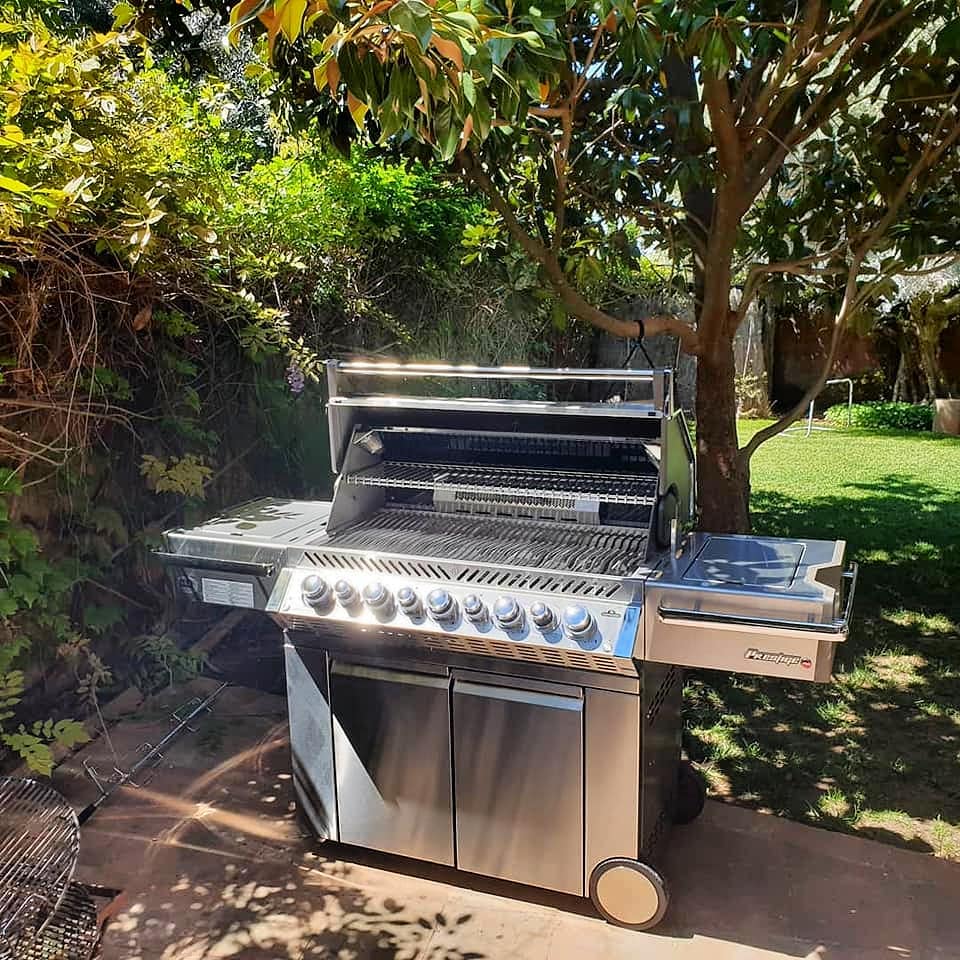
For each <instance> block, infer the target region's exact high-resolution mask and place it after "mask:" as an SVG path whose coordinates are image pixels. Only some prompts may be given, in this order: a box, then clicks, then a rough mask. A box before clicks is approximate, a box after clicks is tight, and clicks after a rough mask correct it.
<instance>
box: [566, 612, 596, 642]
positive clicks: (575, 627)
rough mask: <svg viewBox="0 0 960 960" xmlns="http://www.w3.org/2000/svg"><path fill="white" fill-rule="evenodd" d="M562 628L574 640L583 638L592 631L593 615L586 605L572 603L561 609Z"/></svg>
mask: <svg viewBox="0 0 960 960" xmlns="http://www.w3.org/2000/svg"><path fill="white" fill-rule="evenodd" d="M563 629H564V631H565V632H566V634H567V636H569V637H572V638H573V639H574V640H583V639H584V638H585V637H589V636H590V634H591V633H593V615H592V614H591V613H590V611H589V610H588V609H587V608H586V607H581V606H580V605H579V604H576V603H575V604H572V605H571V606H569V607H567V608H566V609H565V610H564V611H563Z"/></svg>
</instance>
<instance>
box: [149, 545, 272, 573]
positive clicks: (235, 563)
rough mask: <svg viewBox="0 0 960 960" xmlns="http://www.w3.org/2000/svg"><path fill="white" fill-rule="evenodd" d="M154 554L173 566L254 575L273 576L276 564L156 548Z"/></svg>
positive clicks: (162, 561)
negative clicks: (196, 555)
mask: <svg viewBox="0 0 960 960" xmlns="http://www.w3.org/2000/svg"><path fill="white" fill-rule="evenodd" d="M153 555H154V556H155V557H156V558H157V559H158V560H159V561H160V562H161V563H165V564H167V565H169V566H171V567H196V568H197V569H199V570H217V571H219V572H220V573H246V574H250V575H252V576H254V577H272V576H273V574H274V572H275V571H276V566H275V565H274V564H272V563H258V562H256V561H254V560H224V559H222V558H221V557H190V556H187V555H186V554H183V553H166V552H164V551H163V550H154V551H153Z"/></svg>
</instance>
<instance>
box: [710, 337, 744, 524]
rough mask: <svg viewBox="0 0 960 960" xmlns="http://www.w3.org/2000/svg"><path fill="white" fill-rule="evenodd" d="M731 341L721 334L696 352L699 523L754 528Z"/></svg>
mask: <svg viewBox="0 0 960 960" xmlns="http://www.w3.org/2000/svg"><path fill="white" fill-rule="evenodd" d="M735 369H736V368H735V365H734V359H733V344H732V342H731V341H730V339H728V338H727V337H723V336H721V337H718V338H717V340H716V341H715V342H714V343H713V344H711V345H710V348H709V350H706V351H704V353H703V354H701V355H700V356H699V357H698V358H697V497H698V501H699V505H700V528H701V529H703V530H707V531H709V532H710V533H746V532H747V531H748V530H749V529H750V467H749V463H747V462H745V461H744V460H743V458H741V456H740V453H739V444H738V442H737V418H736V409H737V401H736V390H735V388H734V373H735Z"/></svg>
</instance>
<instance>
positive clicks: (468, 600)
mask: <svg viewBox="0 0 960 960" xmlns="http://www.w3.org/2000/svg"><path fill="white" fill-rule="evenodd" d="M463 612H464V614H465V615H466V618H467V619H468V620H471V621H473V623H482V622H483V621H484V620H486V619H487V605H486V604H485V603H484V602H483V601H482V600H481V599H480V598H479V597H478V596H477V595H476V594H475V593H468V594H467V595H466V596H465V597H464V598H463Z"/></svg>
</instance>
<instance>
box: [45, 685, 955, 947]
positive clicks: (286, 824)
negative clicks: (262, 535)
mask: <svg viewBox="0 0 960 960" xmlns="http://www.w3.org/2000/svg"><path fill="white" fill-rule="evenodd" d="M208 689H209V687H207V686H204V685H203V684H200V685H198V686H196V687H195V691H196V692H198V693H202V692H203V691H204V690H208ZM179 699H180V700H182V699H183V696H182V695H180V697H179ZM167 707H168V704H165V703H160V704H157V703H156V702H155V701H154V702H149V701H148V703H147V704H146V705H145V709H147V710H152V711H153V719H150V718H149V717H148V718H146V719H141V718H138V719H137V720H136V722H132V721H130V720H126V721H124V722H123V723H121V724H120V725H119V726H117V727H115V728H114V730H113V741H114V745H115V747H116V749H117V752H118V753H121V754H122V753H123V752H125V751H127V750H133V749H135V747H136V746H137V745H138V744H139V743H140V742H142V741H143V740H152V741H153V742H155V741H156V739H158V738H159V736H162V735H163V732H165V730H166V729H168V720H167V718H166V715H165V712H164V711H166V710H167ZM283 710H284V705H283V700H282V698H279V697H272V696H269V695H265V694H259V693H256V692H254V691H248V690H244V689H240V688H231V689H229V690H228V691H226V693H225V694H224V695H223V697H222V698H221V701H219V702H218V704H217V707H216V712H215V714H214V716H213V717H212V718H210V719H209V720H208V721H204V724H209V726H201V728H200V730H199V731H198V732H197V733H196V734H191V735H189V736H188V738H187V739H185V740H183V741H181V742H180V743H178V744H177V745H176V746H175V747H173V748H172V749H171V750H170V751H169V752H168V754H167V757H166V758H165V760H164V763H163V765H162V766H161V767H160V768H158V769H157V770H156V771H155V773H154V776H153V779H152V780H151V781H150V783H149V784H147V785H146V786H144V787H142V788H141V789H139V790H133V789H124V790H123V791H121V792H120V793H118V794H117V795H116V797H115V798H114V799H112V800H111V801H110V802H109V803H108V804H107V805H106V806H104V807H103V808H102V809H101V811H100V812H99V813H98V814H97V815H96V816H95V817H94V819H92V820H91V821H90V822H89V824H88V825H87V826H86V827H85V829H84V832H83V843H82V849H81V864H80V871H79V874H80V876H81V877H82V878H84V879H87V880H91V881H96V882H100V883H103V884H106V885H114V886H123V887H125V888H126V891H127V907H126V909H125V910H124V912H123V913H122V914H121V915H120V916H119V917H118V919H117V920H116V921H115V922H114V923H113V924H112V925H111V927H110V928H109V929H108V932H107V936H106V940H105V945H104V956H105V958H107V960H113V958H117V960H121V958H122V960H221V958H222V960H319V958H336V960H388V958H389V960H484V958H490V960H583V958H590V960H627V958H630V960H634V958H638V957H643V958H644V960H647V958H649V960H693V958H703V960H706V958H709V960H785V958H805V960H880V958H884V960H900V958H910V960H958V958H960V865H958V864H955V863H948V862H944V861H939V860H936V859H934V858H932V857H930V856H926V855H922V854H918V853H913V852H909V851H904V850H899V849H895V848H893V847H887V846H883V845H881V844H878V843H874V842H872V841H868V840H861V839H858V838H855V837H847V836H842V835H839V834H835V833H829V832H827V831H821V830H814V829H811V828H809V827H804V826H801V825H799V824H796V823H791V822H788V821H784V820H779V819H777V818H775V817H770V816H764V815H762V814H759V813H755V812H753V811H748V810H743V809H739V808H736V807H732V806H726V805H721V804H718V803H708V804H707V808H706V810H705V812H704V814H703V816H702V817H701V819H700V820H699V821H697V822H696V823H695V824H692V825H691V826H689V827H685V828H680V829H677V830H676V831H675V832H674V834H673V837H672V841H673V842H672V846H671V848H670V850H669V853H668V855H667V856H666V858H665V861H664V863H663V865H662V866H663V869H664V872H665V874H666V875H667V877H668V879H669V881H670V884H671V891H672V903H671V908H670V911H669V913H668V915H667V918H666V920H665V921H664V922H663V923H662V924H661V925H660V926H659V927H658V928H657V930H656V931H655V932H651V933H647V934H640V933H632V932H629V931H624V930H618V929H616V928H614V927H611V926H609V925H607V924H605V923H604V922H603V921H601V920H600V919H598V918H597V917H596V916H595V915H594V914H593V911H592V908H591V907H590V905H589V903H587V902H585V901H582V900H578V899H576V898H571V897H566V896H561V895H554V894H549V893H546V892H543V891H534V890H530V889H529V888H523V887H517V886H514V885H511V884H504V883H500V882H498V881H493V880H488V879H485V878H478V877H471V876H469V875H465V874H459V873H457V872H455V871H452V870H449V869H446V868H441V867H435V866H430V865H424V864H417V863H413V862H411V861H407V860H401V859H398V858H392V857H387V856H383V855H378V854H373V853H370V852H367V851H360V850H356V849H352V848H346V847H339V846H335V845H317V844H316V843H314V842H313V841H312V840H311V839H310V838H308V837H305V836H303V834H302V832H301V830H300V828H299V825H298V821H297V819H296V815H295V812H294V808H293V800H292V785H291V780H290V776H289V754H288V749H287V743H286V738H285V725H284V722H283ZM105 751H106V752H105ZM88 752H89V754H90V755H91V756H98V762H100V763H106V762H107V761H108V760H109V759H110V757H109V750H108V748H107V746H106V744H105V743H104V742H102V741H101V742H98V743H96V744H92V745H91V747H90V748H89V751H88ZM82 759H83V757H82V756H80V757H76V758H74V759H73V760H72V761H71V763H70V764H68V765H65V766H64V767H62V768H59V769H58V771H57V776H56V782H57V785H58V786H59V787H60V788H61V789H62V790H64V791H65V792H66V793H67V794H68V795H70V796H71V798H72V799H73V801H74V803H76V804H77V805H78V806H79V805H82V804H83V803H84V802H86V801H87V799H89V797H90V787H89V785H88V784H87V783H86V781H85V780H84V779H83V778H82V775H81V772H80V762H81V761H82Z"/></svg>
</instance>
